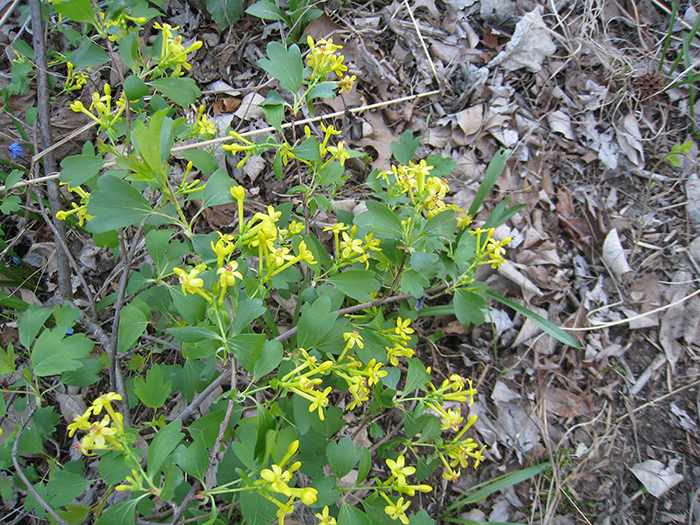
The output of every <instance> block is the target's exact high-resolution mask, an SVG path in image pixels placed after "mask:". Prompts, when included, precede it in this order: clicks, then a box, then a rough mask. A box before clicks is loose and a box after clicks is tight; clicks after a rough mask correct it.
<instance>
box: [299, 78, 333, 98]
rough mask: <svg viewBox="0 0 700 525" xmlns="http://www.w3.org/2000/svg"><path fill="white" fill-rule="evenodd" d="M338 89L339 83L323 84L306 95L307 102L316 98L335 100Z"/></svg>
mask: <svg viewBox="0 0 700 525" xmlns="http://www.w3.org/2000/svg"><path fill="white" fill-rule="evenodd" d="M336 89H338V83H337V82H321V83H320V84H317V85H316V86H314V87H313V88H312V89H311V90H309V91H308V92H307V93H306V95H305V96H306V100H313V99H314V98H325V99H328V100H333V99H334V98H335V97H336V92H335V90H336Z"/></svg>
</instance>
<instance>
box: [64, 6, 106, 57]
mask: <svg viewBox="0 0 700 525" xmlns="http://www.w3.org/2000/svg"><path fill="white" fill-rule="evenodd" d="M71 1H73V0H71ZM68 60H69V61H70V63H71V64H73V65H74V66H75V67H76V68H77V69H80V68H83V67H95V66H101V65H102V64H106V63H107V62H109V61H110V60H111V59H110V58H109V55H108V54H107V53H106V52H105V50H104V49H102V48H101V47H100V46H98V45H95V44H94V43H93V42H91V41H90V40H86V41H85V42H83V43H82V44H81V45H80V47H79V48H78V49H76V50H74V51H73V52H72V53H71V54H70V55H68Z"/></svg>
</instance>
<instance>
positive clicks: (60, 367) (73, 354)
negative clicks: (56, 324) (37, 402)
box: [31, 329, 95, 377]
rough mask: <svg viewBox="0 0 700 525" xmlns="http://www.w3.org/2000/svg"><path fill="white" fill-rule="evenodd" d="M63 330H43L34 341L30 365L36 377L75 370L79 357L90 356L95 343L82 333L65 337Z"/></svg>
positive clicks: (78, 364) (79, 362)
mask: <svg viewBox="0 0 700 525" xmlns="http://www.w3.org/2000/svg"><path fill="white" fill-rule="evenodd" d="M65 335H66V332H65V330H63V331H61V330H60V329H56V330H45V331H44V332H43V333H42V334H41V335H40V336H39V338H38V339H37V340H36V343H34V348H33V349H32V357H31V360H32V367H33V368H34V374H35V375H36V376H37V377H45V376H53V375H58V374H61V373H63V372H69V371H72V370H77V369H78V368H80V366H81V361H80V360H81V359H87V358H88V357H90V352H91V351H92V349H93V347H94V346H95V343H93V342H92V341H91V340H90V339H87V338H86V337H85V335H84V334H76V335H71V336H69V337H66V338H65V339H64V336H65Z"/></svg>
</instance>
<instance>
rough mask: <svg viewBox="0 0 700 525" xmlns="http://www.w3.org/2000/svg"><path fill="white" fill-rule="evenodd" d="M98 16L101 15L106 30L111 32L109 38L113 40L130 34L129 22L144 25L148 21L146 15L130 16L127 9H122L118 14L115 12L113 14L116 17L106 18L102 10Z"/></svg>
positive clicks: (115, 40)
mask: <svg viewBox="0 0 700 525" xmlns="http://www.w3.org/2000/svg"><path fill="white" fill-rule="evenodd" d="M98 16H99V17H100V21H101V22H102V25H103V27H104V31H105V32H106V33H108V34H109V40H110V41H112V42H118V41H119V40H121V39H122V38H124V37H125V36H126V35H128V34H129V32H130V28H129V25H128V23H127V22H133V23H134V24H137V25H143V24H145V23H146V22H147V21H148V19H147V18H146V17H144V16H139V17H133V16H129V15H128V14H127V13H126V11H121V12H120V13H118V14H115V13H113V14H112V16H114V18H111V19H109V20H105V14H104V13H102V12H100V13H98Z"/></svg>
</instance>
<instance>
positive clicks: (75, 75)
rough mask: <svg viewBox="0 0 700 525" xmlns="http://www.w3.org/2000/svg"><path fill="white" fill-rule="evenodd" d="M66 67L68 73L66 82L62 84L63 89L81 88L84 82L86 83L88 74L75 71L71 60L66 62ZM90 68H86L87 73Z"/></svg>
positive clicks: (74, 89) (73, 89)
mask: <svg viewBox="0 0 700 525" xmlns="http://www.w3.org/2000/svg"><path fill="white" fill-rule="evenodd" d="M66 67H67V68H68V74H67V78H66V82H65V83H64V84H63V89H65V90H66V91H76V90H78V89H82V88H83V86H84V85H85V84H87V81H88V79H89V78H90V76H89V75H88V74H87V73H82V72H80V71H76V69H75V66H74V65H73V64H72V63H71V62H66ZM91 69H92V68H87V70H88V73H89V72H90V70H91Z"/></svg>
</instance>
